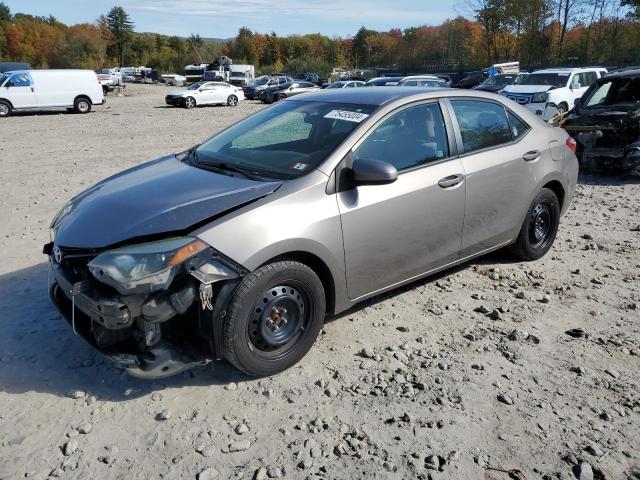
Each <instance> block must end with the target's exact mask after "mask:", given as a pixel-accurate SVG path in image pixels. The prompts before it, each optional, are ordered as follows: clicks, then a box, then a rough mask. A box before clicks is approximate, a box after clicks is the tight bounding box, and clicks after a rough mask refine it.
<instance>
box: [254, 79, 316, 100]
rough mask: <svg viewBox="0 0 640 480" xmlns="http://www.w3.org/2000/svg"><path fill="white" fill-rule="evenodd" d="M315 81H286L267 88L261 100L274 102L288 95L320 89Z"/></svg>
mask: <svg viewBox="0 0 640 480" xmlns="http://www.w3.org/2000/svg"><path fill="white" fill-rule="evenodd" d="M319 89H320V87H318V86H317V85H316V84H315V83H311V82H303V81H293V82H289V83H285V84H284V85H278V86H274V87H270V88H267V89H266V90H264V91H263V92H260V93H261V94H262V93H264V94H263V95H261V98H260V99H261V100H262V101H263V102H264V103H273V102H277V101H279V100H284V99H285V98H287V97H292V96H294V95H298V94H300V93H306V92H311V91H313V90H319Z"/></svg>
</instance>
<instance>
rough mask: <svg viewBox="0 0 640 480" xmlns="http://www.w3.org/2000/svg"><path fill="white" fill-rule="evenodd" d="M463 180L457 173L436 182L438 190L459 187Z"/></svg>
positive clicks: (462, 176)
mask: <svg viewBox="0 0 640 480" xmlns="http://www.w3.org/2000/svg"><path fill="white" fill-rule="evenodd" d="M463 180H464V175H462V174H461V173H458V174H457V175H449V176H448V177H444V178H441V179H440V181H439V182H438V186H439V187H440V188H451V187H455V186H456V185H459V184H461V183H462V181H463Z"/></svg>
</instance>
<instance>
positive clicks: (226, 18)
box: [2, 0, 460, 38]
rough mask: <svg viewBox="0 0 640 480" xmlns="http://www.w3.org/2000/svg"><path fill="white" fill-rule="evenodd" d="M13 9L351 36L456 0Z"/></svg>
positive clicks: (263, 0)
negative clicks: (116, 10)
mask: <svg viewBox="0 0 640 480" xmlns="http://www.w3.org/2000/svg"><path fill="white" fill-rule="evenodd" d="M2 1H4V3H5V4H6V5H7V6H8V7H9V8H10V9H11V11H12V12H13V13H16V12H22V13H29V14H31V15H41V16H48V15H50V14H51V15H53V16H54V17H56V18H57V19H58V20H60V21H62V22H64V23H67V24H73V23H81V22H92V21H94V20H95V19H96V18H97V17H98V15H100V14H101V13H104V12H106V11H108V10H109V9H110V8H111V7H113V6H114V5H119V6H122V7H124V8H125V9H126V10H127V11H128V12H129V14H130V16H131V18H132V20H133V22H134V23H135V26H136V31H139V32H158V33H164V34H168V35H180V36H188V35H190V34H191V33H198V34H200V35H201V36H203V37H218V38H228V37H233V36H235V35H236V33H237V32H238V28H239V27H241V26H247V27H249V28H251V29H252V30H255V31H259V32H264V33H267V32H270V31H272V30H273V31H275V32H276V33H277V34H278V35H288V34H293V33H317V32H320V33H323V34H325V35H329V36H334V35H339V36H347V35H353V34H354V33H355V32H356V31H357V30H358V28H360V27H361V26H362V25H365V26H366V27H367V28H372V29H376V30H388V29H390V28H394V27H398V28H406V27H411V26H418V25H434V24H439V23H440V22H442V21H443V20H445V19H447V18H452V17H454V16H456V15H457V14H458V13H459V11H460V8H456V4H457V3H458V2H457V1H456V0H436V1H434V0H426V1H424V0H423V1H420V0H419V1H416V0H119V1H115V2H114V1H113V0H57V1H51V0H2Z"/></svg>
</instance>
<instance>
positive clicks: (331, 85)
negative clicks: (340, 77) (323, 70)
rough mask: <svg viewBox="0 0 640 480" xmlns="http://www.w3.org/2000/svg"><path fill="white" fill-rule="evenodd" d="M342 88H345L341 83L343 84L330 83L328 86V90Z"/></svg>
mask: <svg viewBox="0 0 640 480" xmlns="http://www.w3.org/2000/svg"><path fill="white" fill-rule="evenodd" d="M342 87H344V83H341V82H335V83H330V84H329V85H327V88H342Z"/></svg>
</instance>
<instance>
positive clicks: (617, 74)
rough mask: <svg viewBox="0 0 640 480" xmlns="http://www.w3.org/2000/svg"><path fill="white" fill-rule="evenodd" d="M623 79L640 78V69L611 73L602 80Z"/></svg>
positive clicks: (633, 68) (625, 69) (634, 68)
mask: <svg viewBox="0 0 640 480" xmlns="http://www.w3.org/2000/svg"><path fill="white" fill-rule="evenodd" d="M614 77H615V78H623V77H640V67H632V68H623V69H621V70H617V71H615V72H611V73H609V74H607V75H605V76H604V77H602V78H614Z"/></svg>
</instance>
